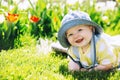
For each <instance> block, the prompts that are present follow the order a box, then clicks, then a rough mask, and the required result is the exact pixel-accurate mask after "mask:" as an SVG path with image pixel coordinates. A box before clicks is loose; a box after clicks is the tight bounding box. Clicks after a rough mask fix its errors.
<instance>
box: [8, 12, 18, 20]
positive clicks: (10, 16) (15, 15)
mask: <svg viewBox="0 0 120 80" xmlns="http://www.w3.org/2000/svg"><path fill="white" fill-rule="evenodd" d="M6 17H7V20H9V21H10V22H15V21H17V19H18V17H19V15H18V14H10V13H8V15H7V16H6Z"/></svg>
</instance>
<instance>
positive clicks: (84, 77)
mask: <svg viewBox="0 0 120 80" xmlns="http://www.w3.org/2000/svg"><path fill="white" fill-rule="evenodd" d="M67 63H68V60H67V56H66V55H62V54H61V53H56V52H53V51H51V52H49V53H48V54H44V53H40V52H38V51H37V49H36V46H26V47H21V48H19V49H12V50H8V51H5V50H3V51H1V52H0V80H119V79H120V77H119V75H120V72H119V71H110V72H94V71H92V72H74V73H72V72H70V71H68V68H67Z"/></svg>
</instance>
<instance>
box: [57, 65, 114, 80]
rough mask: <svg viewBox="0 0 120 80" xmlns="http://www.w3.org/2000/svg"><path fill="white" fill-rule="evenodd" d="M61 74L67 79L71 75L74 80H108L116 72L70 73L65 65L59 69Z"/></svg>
mask: <svg viewBox="0 0 120 80" xmlns="http://www.w3.org/2000/svg"><path fill="white" fill-rule="evenodd" d="M59 72H60V73H61V74H62V75H64V76H65V77H68V75H71V76H72V77H73V79H74V80H108V79H109V77H110V76H112V75H114V73H115V71H108V72H105V71H91V72H70V71H68V68H67V66H65V65H61V66H60V67H59Z"/></svg>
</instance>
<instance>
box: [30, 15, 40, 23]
mask: <svg viewBox="0 0 120 80" xmlns="http://www.w3.org/2000/svg"><path fill="white" fill-rule="evenodd" d="M39 20H40V18H38V17H36V16H31V17H30V21H31V22H35V23H37V22H38V21H39Z"/></svg>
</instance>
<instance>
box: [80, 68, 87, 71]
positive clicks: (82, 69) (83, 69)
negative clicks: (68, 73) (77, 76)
mask: <svg viewBox="0 0 120 80" xmlns="http://www.w3.org/2000/svg"><path fill="white" fill-rule="evenodd" d="M80 71H88V70H87V69H85V68H81V69H80Z"/></svg>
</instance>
